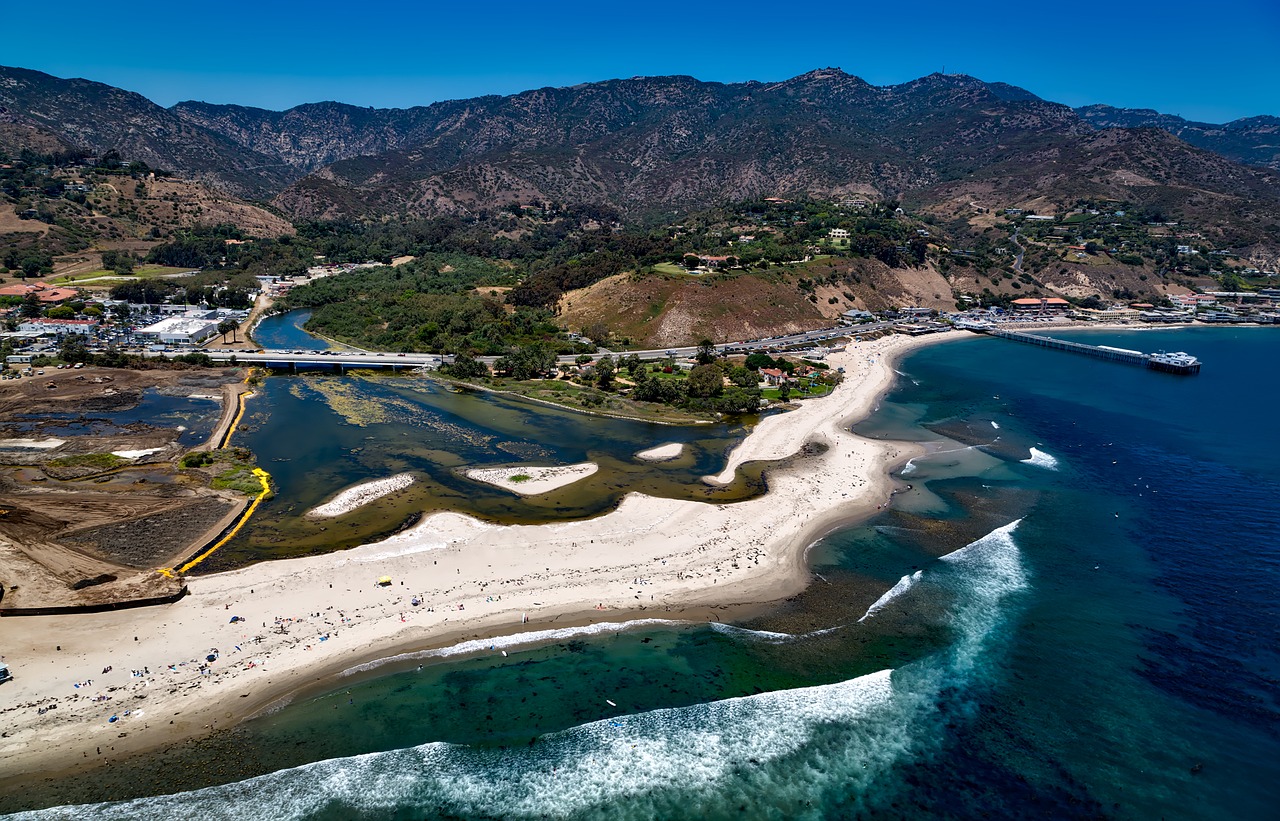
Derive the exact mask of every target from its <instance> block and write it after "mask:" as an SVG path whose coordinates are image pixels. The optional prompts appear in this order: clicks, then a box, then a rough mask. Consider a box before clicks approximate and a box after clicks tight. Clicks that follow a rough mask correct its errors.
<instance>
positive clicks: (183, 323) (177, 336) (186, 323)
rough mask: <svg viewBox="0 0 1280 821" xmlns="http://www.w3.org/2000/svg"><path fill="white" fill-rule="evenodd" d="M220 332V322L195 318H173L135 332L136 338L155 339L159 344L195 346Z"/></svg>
mask: <svg viewBox="0 0 1280 821" xmlns="http://www.w3.org/2000/svg"><path fill="white" fill-rule="evenodd" d="M217 332H218V320H217V319H206V318H201V317H193V316H171V317H168V318H167V319H162V320H160V321H159V322H157V323H156V324H154V325H148V326H147V327H145V328H140V329H139V330H137V331H136V332H135V335H136V336H139V337H143V338H150V339H155V340H156V341H158V342H177V343H179V344H186V345H193V344H196V343H200V342H203V341H205V340H206V339H208V338H209V337H211V336H213V335H214V334H216V333H217Z"/></svg>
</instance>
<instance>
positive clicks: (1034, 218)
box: [1027, 214, 1057, 222]
mask: <svg viewBox="0 0 1280 821" xmlns="http://www.w3.org/2000/svg"><path fill="white" fill-rule="evenodd" d="M1056 219H1057V217H1051V216H1047V215H1045V214H1028V215H1027V221H1028V222H1053V221H1054V220H1056Z"/></svg>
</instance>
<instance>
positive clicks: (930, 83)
mask: <svg viewBox="0 0 1280 821" xmlns="http://www.w3.org/2000/svg"><path fill="white" fill-rule="evenodd" d="M428 111H429V113H430V114H431V115H432V117H433V118H434V120H435V126H434V128H433V130H432V132H431V136H430V138H429V139H426V140H424V141H422V142H419V143H418V144H416V145H414V146H413V147H412V148H408V149H402V150H399V151H392V152H389V153H386V154H382V155H378V156H373V157H360V158H357V159H350V160H345V161H342V162H338V163H335V164H333V165H331V166H329V167H327V168H325V169H323V170H322V171H320V172H318V173H316V174H313V175H311V176H309V177H307V178H305V179H303V180H301V181H299V182H298V183H295V184H294V185H292V186H291V187H290V188H288V189H286V190H285V191H284V192H283V193H282V194H281V195H280V196H279V197H277V199H276V202H277V204H279V205H280V206H281V207H283V208H285V209H286V210H288V211H290V212H291V213H294V214H298V215H306V216H336V215H340V214H342V215H361V214H365V215H368V214H374V213H387V212H391V213H402V212H403V213H414V214H433V213H451V212H452V213H466V212H469V211H471V210H474V209H475V208H477V207H483V206H485V205H489V204H494V203H499V204H500V203H502V202H506V201H511V200H521V201H528V200H541V199H552V200H561V201H570V202H594V203H599V204H606V205H609V206H612V207H615V208H617V209H619V210H620V211H622V212H624V213H629V214H633V215H638V214H642V213H644V212H650V211H653V210H655V209H658V208H677V209H690V208H696V207H702V206H706V205H710V204H713V203H715V202H720V201H725V200H741V199H746V198H751V197H756V196H761V195H766V194H781V195H793V196H795V195H810V196H830V195H837V194H841V193H859V192H879V193H881V194H888V195H894V194H896V193H898V192H902V191H906V190H912V189H916V188H919V187H921V186H925V185H929V184H932V183H935V182H937V181H939V180H941V179H946V178H948V177H951V176H954V175H957V174H962V173H968V172H969V171H970V170H972V169H974V168H980V167H983V166H984V165H986V164H989V163H991V162H993V161H995V160H997V159H999V158H1001V157H1003V156H1007V155H1008V154H1009V153H1010V152H1014V151H1016V150H1018V148H1019V147H1020V146H1029V145H1036V144H1038V143H1039V142H1041V141H1043V140H1044V139H1046V138H1050V137H1053V136H1056V137H1057V138H1062V137H1063V136H1074V135H1077V134H1082V133H1086V132H1088V131H1089V130H1091V129H1090V128H1089V127H1088V126H1087V125H1085V124H1083V123H1082V122H1081V121H1080V120H1079V118H1077V117H1076V116H1075V115H1074V113H1073V112H1072V111H1071V110H1070V109H1069V108H1066V107H1065V106H1061V105H1057V104H1054V103H1048V102H1045V101H1042V100H1039V99H1038V98H1035V97H1034V96H1033V95H1030V94H1028V93H1026V92H1022V91H1020V90H1017V89H1013V88H1012V87H1009V86H1004V85H1002V84H991V85H989V84H986V83H983V82H981V81H979V80H976V79H974V78H970V77H963V76H944V75H930V76H929V77H925V78H921V79H920V80H916V81H913V82H911V83H906V84H903V85H899V86H887V87H876V86H872V85H869V84H868V83H866V82H864V81H863V80H861V79H859V78H857V77H852V76H850V75H847V74H845V73H843V72H841V71H839V70H838V69H826V70H822V71H814V72H810V73H808V74H805V75H801V76H799V77H796V78H793V79H791V80H787V81H785V82H781V83H771V84H763V83H755V82H752V83H740V84H719V83H703V82H700V81H697V80H694V79H693V78H689V77H659V78H636V79H632V80H612V81H607V82H603V83H591V84H586V85H581V86H575V87H572V88H556V89H539V90H536V91H530V92H525V93H523V94H518V95H514V96H511V97H484V98H478V99H476V100H468V101H462V102H451V103H442V104H437V105H435V106H431V107H430V108H429V109H428ZM997 137H998V139H997Z"/></svg>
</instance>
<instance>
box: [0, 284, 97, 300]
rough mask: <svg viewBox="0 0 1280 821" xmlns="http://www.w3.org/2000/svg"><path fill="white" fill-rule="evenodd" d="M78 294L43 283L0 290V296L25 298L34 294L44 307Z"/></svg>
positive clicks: (73, 290)
mask: <svg viewBox="0 0 1280 821" xmlns="http://www.w3.org/2000/svg"><path fill="white" fill-rule="evenodd" d="M78 293H79V292H78V291H76V289H74V288H50V287H49V286H48V285H46V284H45V283H43V282H37V283H35V284H32V285H27V284H19V285H7V286H5V287H4V288H0V296H20V297H25V296H26V295H27V294H35V295H36V296H37V297H38V298H39V299H40V301H41V302H43V303H44V304H45V305H56V304H57V303H59V302H66V301H67V300H68V299H71V298H72V297H75V296H77V295H78Z"/></svg>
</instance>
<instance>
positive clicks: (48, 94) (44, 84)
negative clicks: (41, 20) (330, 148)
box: [0, 66, 297, 198]
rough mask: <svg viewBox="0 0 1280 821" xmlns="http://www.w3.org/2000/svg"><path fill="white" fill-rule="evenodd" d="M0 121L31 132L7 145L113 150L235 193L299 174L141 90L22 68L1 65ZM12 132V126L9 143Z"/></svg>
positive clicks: (270, 189) (270, 187) (264, 192)
mask: <svg viewBox="0 0 1280 821" xmlns="http://www.w3.org/2000/svg"><path fill="white" fill-rule="evenodd" d="M0 124H8V125H10V126H19V127H22V128H24V129H26V130H27V133H28V135H29V141H28V142H27V143H26V144H25V145H14V144H11V145H10V146H9V148H10V150H14V149H21V148H24V147H26V148H34V149H36V150H41V149H42V148H43V149H45V150H47V149H48V148H49V147H51V146H50V145H49V144H50V143H51V142H57V143H60V144H62V145H65V146H68V147H74V148H83V149H86V150H88V151H89V152H91V153H93V154H101V153H104V152H106V151H109V150H112V149H114V150H115V151H117V152H119V154H120V155H121V156H122V157H125V158H127V159H129V160H138V161H141V162H145V163H147V164H148V165H149V166H151V167H152V168H159V169H164V170H168V171H173V172H175V173H177V174H179V175H180V176H183V177H188V178H191V179H195V180H200V181H203V182H206V183H209V184H211V185H213V186H214V187H216V188H220V189H222V190H224V191H226V192H228V193H231V194H235V195H238V196H244V197H250V198H266V197H267V196H269V195H270V194H272V193H274V192H276V191H279V190H280V189H281V188H282V187H284V186H285V185H286V184H288V183H289V182H290V181H291V180H292V179H294V178H295V177H296V176H297V175H292V176H291V175H290V174H289V173H287V169H286V168H285V167H284V166H283V165H282V163H281V162H280V161H279V160H278V159H275V158H272V157H268V156H266V155H264V154H258V153H256V152H253V151H251V150H248V149H245V148H242V147H241V146H238V145H236V144H235V143H234V142H232V141H231V140H230V139H228V138H226V137H224V136H222V135H221V134H218V133H216V132H213V131H210V130H208V129H205V128H201V127H198V126H193V125H190V124H188V123H187V122H185V121H184V120H183V119H182V118H180V117H179V116H178V115H177V114H175V113H173V112H172V111H169V110H168V109H165V108H162V107H160V106H158V105H156V104H155V103H153V102H151V101H150V100H148V99H147V98H145V97H143V96H142V95H140V94H135V93H133V92H131V91H124V90H121V89H118V88H115V87H113V86H109V85H105V84H103V83H95V82H92V81H90V80H80V79H72V80H64V79H60V78H58V77H53V76H51V75H48V74H45V73H43V72H39V71H30V70H28V69H22V68H7V67H3V66H0ZM13 134H14V131H13V130H12V129H10V131H9V135H10V136H9V139H10V141H11V142H12V139H13ZM42 144H43V145H42ZM0 147H4V146H3V145H0Z"/></svg>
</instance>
